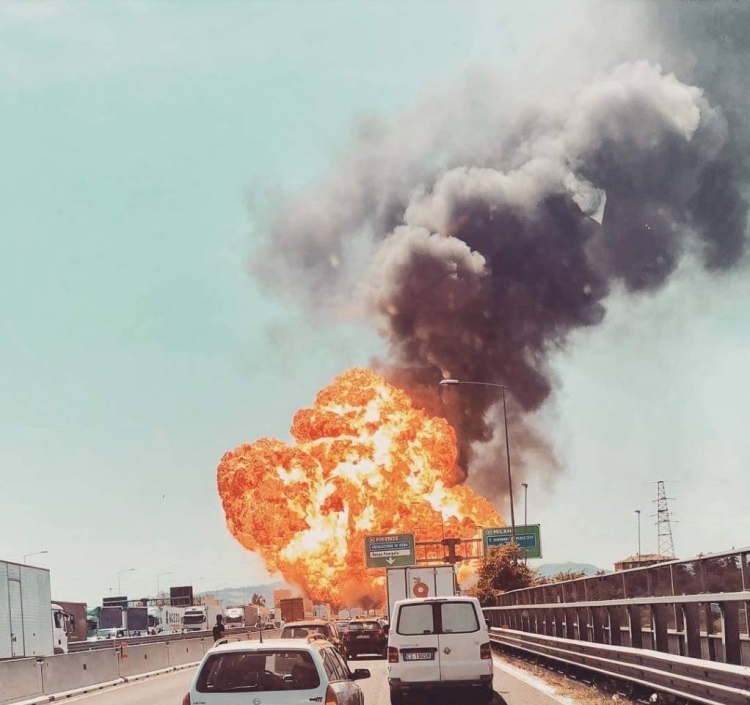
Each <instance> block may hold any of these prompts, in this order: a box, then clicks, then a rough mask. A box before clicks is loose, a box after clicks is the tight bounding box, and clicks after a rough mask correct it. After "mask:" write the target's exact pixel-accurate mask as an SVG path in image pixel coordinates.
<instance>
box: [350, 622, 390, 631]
mask: <svg viewBox="0 0 750 705" xmlns="http://www.w3.org/2000/svg"><path fill="white" fill-rule="evenodd" d="M375 629H382V627H381V626H380V622H352V623H351V624H350V625H349V631H351V632H357V631H360V632H361V631H366V632H367V631H373V630H375Z"/></svg>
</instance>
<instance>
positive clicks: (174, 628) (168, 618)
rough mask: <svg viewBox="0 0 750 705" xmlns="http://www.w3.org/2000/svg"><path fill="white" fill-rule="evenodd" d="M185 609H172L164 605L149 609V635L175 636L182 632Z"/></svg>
mask: <svg viewBox="0 0 750 705" xmlns="http://www.w3.org/2000/svg"><path fill="white" fill-rule="evenodd" d="M184 613H185V608H184V607H172V606H171V605H162V606H161V607H149V608H148V633H149V634H174V633H178V632H181V631H182V616H183V614H184Z"/></svg>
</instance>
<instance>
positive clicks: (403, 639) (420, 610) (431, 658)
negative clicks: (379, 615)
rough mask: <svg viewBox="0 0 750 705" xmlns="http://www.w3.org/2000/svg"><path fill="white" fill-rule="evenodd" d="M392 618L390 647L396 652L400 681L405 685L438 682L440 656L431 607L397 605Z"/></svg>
mask: <svg viewBox="0 0 750 705" xmlns="http://www.w3.org/2000/svg"><path fill="white" fill-rule="evenodd" d="M394 616H395V617H396V620H395V624H393V625H391V635H390V644H389V645H390V646H392V647H393V646H395V647H396V648H397V649H398V655H399V661H400V663H401V665H400V667H399V669H398V670H399V677H401V678H402V679H403V680H404V681H407V682H414V681H430V682H437V681H439V680H440V656H439V652H438V646H439V644H438V635H437V625H436V624H435V613H434V611H433V603H431V602H424V603H419V604H408V603H407V604H404V605H400V608H399V609H398V614H397V615H394Z"/></svg>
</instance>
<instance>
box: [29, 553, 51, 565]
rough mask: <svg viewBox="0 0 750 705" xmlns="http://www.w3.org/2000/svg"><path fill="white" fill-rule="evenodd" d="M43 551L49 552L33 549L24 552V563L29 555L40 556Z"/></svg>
mask: <svg viewBox="0 0 750 705" xmlns="http://www.w3.org/2000/svg"><path fill="white" fill-rule="evenodd" d="M43 553H49V551H34V553H26V554H24V557H23V562H24V564H25V563H26V559H27V558H29V557H30V556H41V555H42V554H43Z"/></svg>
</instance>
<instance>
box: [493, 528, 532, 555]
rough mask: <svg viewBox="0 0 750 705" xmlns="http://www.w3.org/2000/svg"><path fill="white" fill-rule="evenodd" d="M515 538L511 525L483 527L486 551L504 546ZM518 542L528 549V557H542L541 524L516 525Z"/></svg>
mask: <svg viewBox="0 0 750 705" xmlns="http://www.w3.org/2000/svg"><path fill="white" fill-rule="evenodd" d="M512 539H513V532H512V531H511V528H510V527H509V526H500V527H498V528H496V529H482V544H483V545H484V553H485V555H487V551H488V550H489V549H490V548H495V546H503V545H504V544H506V543H510V542H511V540H512ZM516 543H517V544H518V545H519V546H520V547H521V548H523V549H525V551H526V556H527V558H541V557H542V534H541V530H540V527H539V524H529V525H528V526H517V527H516Z"/></svg>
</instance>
